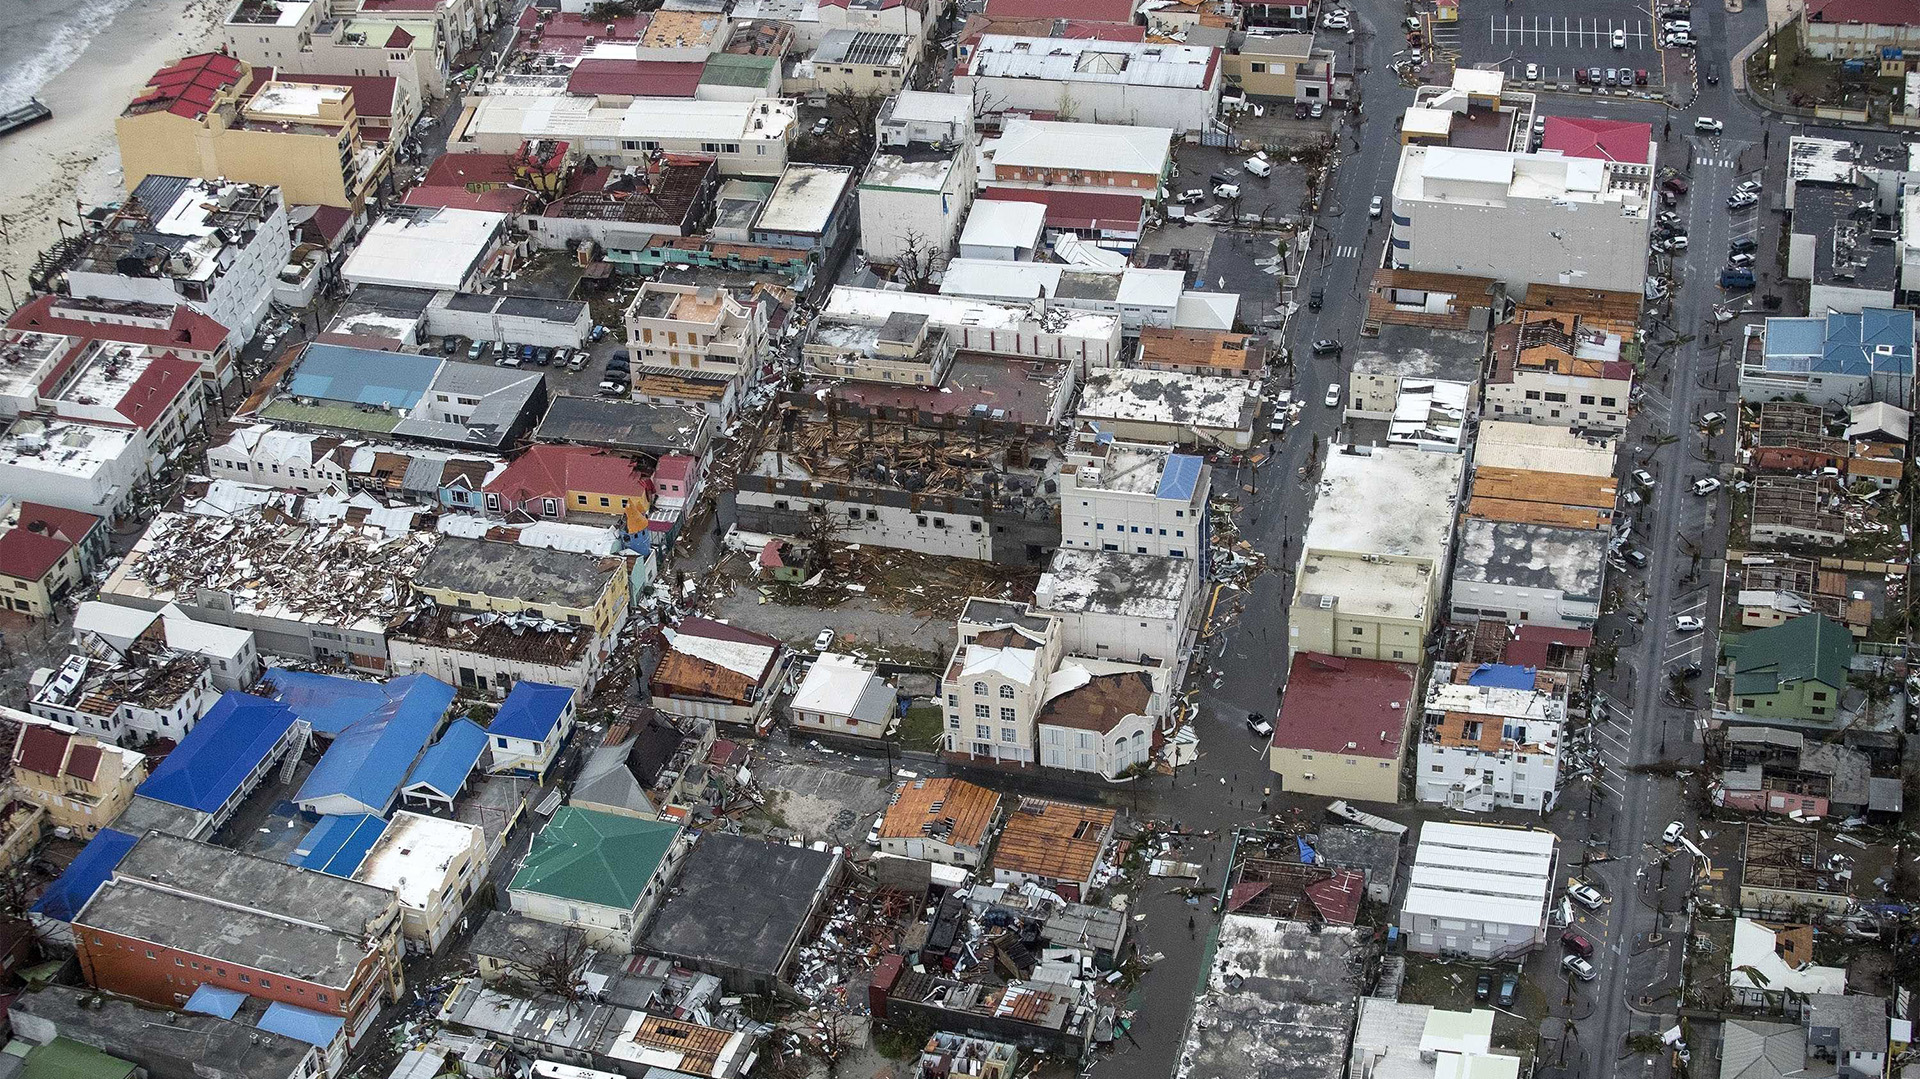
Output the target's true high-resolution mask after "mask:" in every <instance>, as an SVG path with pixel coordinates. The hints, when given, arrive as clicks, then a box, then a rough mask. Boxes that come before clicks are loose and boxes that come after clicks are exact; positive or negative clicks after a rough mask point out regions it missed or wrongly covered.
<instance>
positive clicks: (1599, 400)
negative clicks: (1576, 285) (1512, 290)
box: [1484, 308, 1634, 433]
mask: <svg viewBox="0 0 1920 1079" xmlns="http://www.w3.org/2000/svg"><path fill="white" fill-rule="evenodd" d="M1633 333H1634V327H1633V326H1632V325H1631V324H1626V323H1613V322H1610V321H1607V320H1601V319H1583V318H1581V317H1580V316H1579V315H1575V314H1561V313H1558V312H1553V311H1547V310H1541V309H1538V308H1522V309H1521V310H1520V311H1518V312H1516V318H1515V319H1514V320H1513V321H1511V322H1507V323H1504V324H1502V325H1501V326H1499V327H1497V328H1496V329H1495V330H1494V332H1493V365H1492V369H1491V373H1490V374H1489V375H1488V376H1487V382H1486V389H1485V391H1484V393H1485V398H1486V413H1487V415H1488V416H1489V417H1491V418H1494V419H1501V420H1515V421H1519V422H1521V423H1540V424H1550V425H1553V426H1556V427H1568V428H1572V429H1575V430H1580V431H1606V432H1616V433H1617V432H1622V431H1625V430H1626V429H1627V407H1628V404H1629V401H1630V399H1631V397H1632V393H1633V364H1632V363H1631V362H1629V361H1627V360H1624V359H1622V358H1621V345H1622V344H1623V343H1624V341H1625V340H1626V339H1627V338H1629V337H1631V336H1632V335H1633Z"/></svg>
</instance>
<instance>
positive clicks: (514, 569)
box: [411, 536, 629, 650]
mask: <svg viewBox="0 0 1920 1079" xmlns="http://www.w3.org/2000/svg"><path fill="white" fill-rule="evenodd" d="M628 580H629V578H628V574H627V567H626V563H625V561H624V560H622V559H619V558H610V557H602V556H595V555H588V554H577V553H575V552H572V551H558V550H548V549H542V548H534V547H525V546H521V545H519V544H511V543H498V542H493V541H489V540H474V539H465V538H461V537H456V536H443V537H440V540H439V542H438V543H437V544H435V545H434V549H433V551H432V552H431V553H430V554H428V555H427V556H426V558H425V559H423V560H422V562H421V564H420V566H419V568H418V569H417V570H416V571H415V572H414V574H413V577H412V582H411V583H412V586H413V589H414V592H415V593H416V594H417V595H419V596H421V597H424V598H426V599H430V600H432V601H433V602H435V603H437V604H439V605H440V606H442V607H451V608H456V609H459V610H467V611H493V612H496V613H499V614H503V615H523V616H526V617H529V618H545V619H548V620H550V621H554V622H565V623H569V624H574V625H581V626H586V627H588V628H589V629H591V630H592V631H593V633H594V635H595V646H596V647H598V648H600V649H602V650H608V649H611V648H612V646H613V638H614V637H615V636H617V635H618V633H619V630H620V627H621V626H622V625H624V624H625V622H626V619H627V598H628V588H627V586H628Z"/></svg>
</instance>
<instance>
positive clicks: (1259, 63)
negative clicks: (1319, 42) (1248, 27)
mask: <svg viewBox="0 0 1920 1079" xmlns="http://www.w3.org/2000/svg"><path fill="white" fill-rule="evenodd" d="M1337 66H1338V65H1337V63H1336V60H1335V56H1334V51H1333V50H1332V49H1329V48H1326V47H1325V46H1324V45H1323V46H1321V47H1319V48H1316V47H1315V42H1314V37H1313V33H1312V32H1311V29H1309V31H1308V32H1306V33H1298V34H1280V33H1249V34H1247V36H1246V39H1245V40H1243V41H1242V42H1241V43H1240V47H1239V48H1237V49H1233V50H1230V51H1228V52H1227V54H1226V55H1225V56H1223V57H1221V59H1220V69H1221V74H1222V76H1223V83H1222V85H1223V88H1226V89H1236V88H1237V89H1238V90H1240V91H1241V92H1242V93H1243V94H1244V95H1245V96H1246V97H1252V98H1265V99H1269V100H1280V101H1322V102H1324V101H1331V100H1333V73H1334V70H1335V68H1336V67H1337Z"/></svg>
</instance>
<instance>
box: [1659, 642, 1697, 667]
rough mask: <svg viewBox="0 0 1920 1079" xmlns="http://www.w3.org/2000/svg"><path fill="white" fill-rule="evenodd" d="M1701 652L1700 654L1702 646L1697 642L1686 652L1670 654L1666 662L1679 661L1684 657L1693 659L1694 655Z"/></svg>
mask: <svg viewBox="0 0 1920 1079" xmlns="http://www.w3.org/2000/svg"><path fill="white" fill-rule="evenodd" d="M1699 654H1700V646H1699V645H1698V644H1696V645H1694V646H1693V647H1692V648H1689V649H1687V650H1686V651H1684V652H1675V653H1672V654H1670V655H1668V656H1667V659H1666V662H1668V663H1677V662H1679V661H1680V660H1683V659H1692V658H1693V657H1694V656H1697V655H1699Z"/></svg>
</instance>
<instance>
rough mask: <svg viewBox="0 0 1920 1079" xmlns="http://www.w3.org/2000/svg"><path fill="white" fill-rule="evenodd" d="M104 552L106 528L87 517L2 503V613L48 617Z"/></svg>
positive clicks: (56, 509) (25, 504) (27, 504)
mask: <svg viewBox="0 0 1920 1079" xmlns="http://www.w3.org/2000/svg"><path fill="white" fill-rule="evenodd" d="M106 549H107V529H106V526H105V525H104V524H103V523H102V522H101V520H100V518H98V517H95V516H93V515H92V514H90V513H81V512H79V511H78V510H68V509H61V508H59V507H57V506H42V505H39V504H37V503H33V502H10V501H9V502H0V610H7V611H16V612H19V613H21V614H28V615H32V616H34V617H36V618H44V617H46V616H48V615H50V614H52V613H53V607H54V604H56V603H58V602H59V601H61V600H63V599H65V598H66V597H67V595H68V593H70V592H71V591H72V590H73V588H74V586H75V585H78V584H80V583H81V582H82V581H84V580H85V579H86V575H87V574H88V573H90V572H92V570H93V568H94V566H95V565H96V564H97V563H98V562H99V559H100V556H101V555H102V554H103V553H105V551H106Z"/></svg>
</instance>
